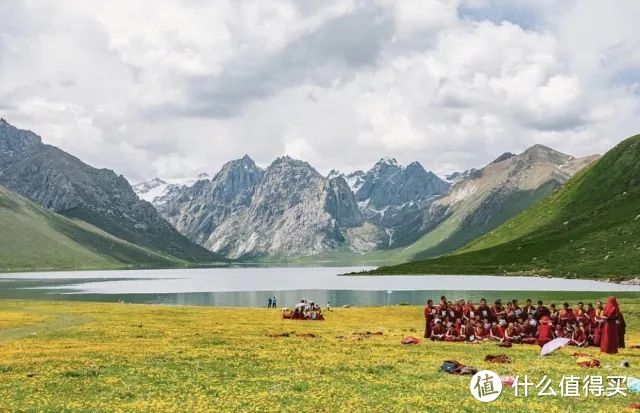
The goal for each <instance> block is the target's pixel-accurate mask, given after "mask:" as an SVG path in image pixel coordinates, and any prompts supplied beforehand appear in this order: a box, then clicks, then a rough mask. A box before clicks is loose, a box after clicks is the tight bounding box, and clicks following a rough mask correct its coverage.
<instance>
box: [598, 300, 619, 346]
mask: <svg viewBox="0 0 640 413" xmlns="http://www.w3.org/2000/svg"><path fill="white" fill-rule="evenodd" d="M602 320H603V322H604V323H603V324H602V336H601V337H600V351H601V352H602V353H607V354H616V353H617V352H618V344H619V343H618V341H619V339H620V338H619V336H618V328H619V324H618V323H619V320H620V308H619V307H618V301H617V300H616V298H615V297H613V296H611V297H609V299H608V300H607V305H606V306H605V307H604V311H603V312H602Z"/></svg>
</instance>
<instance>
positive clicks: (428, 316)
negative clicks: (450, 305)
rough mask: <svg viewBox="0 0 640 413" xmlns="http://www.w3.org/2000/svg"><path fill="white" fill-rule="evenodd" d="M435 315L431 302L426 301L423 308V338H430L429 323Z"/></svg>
mask: <svg viewBox="0 0 640 413" xmlns="http://www.w3.org/2000/svg"><path fill="white" fill-rule="evenodd" d="M435 315H436V309H435V307H434V306H433V300H427V305H425V306H424V321H425V326H424V338H430V337H431V324H432V323H431V322H432V321H433V318H434V317H435Z"/></svg>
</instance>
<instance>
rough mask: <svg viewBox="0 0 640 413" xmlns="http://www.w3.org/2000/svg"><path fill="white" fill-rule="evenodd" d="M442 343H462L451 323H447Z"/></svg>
mask: <svg viewBox="0 0 640 413" xmlns="http://www.w3.org/2000/svg"><path fill="white" fill-rule="evenodd" d="M444 341H449V342H454V341H462V338H460V333H459V332H458V330H457V329H456V327H455V325H454V324H453V323H449V326H448V328H447V331H446V333H445V334H444Z"/></svg>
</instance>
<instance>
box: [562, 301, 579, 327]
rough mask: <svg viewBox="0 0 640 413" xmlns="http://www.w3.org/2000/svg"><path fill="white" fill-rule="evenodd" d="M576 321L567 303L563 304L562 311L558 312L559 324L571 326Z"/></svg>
mask: <svg viewBox="0 0 640 413" xmlns="http://www.w3.org/2000/svg"><path fill="white" fill-rule="evenodd" d="M575 321H576V315H575V313H574V312H573V310H572V309H571V307H569V303H564V304H563V305H562V310H560V324H562V325H566V324H573V323H574V322H575Z"/></svg>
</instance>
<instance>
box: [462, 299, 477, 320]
mask: <svg viewBox="0 0 640 413" xmlns="http://www.w3.org/2000/svg"><path fill="white" fill-rule="evenodd" d="M462 316H463V317H464V318H465V319H467V320H471V319H473V318H474V317H475V316H476V308H475V307H474V306H473V302H472V301H471V300H469V301H467V303H466V304H465V305H464V307H463V308H462Z"/></svg>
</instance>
